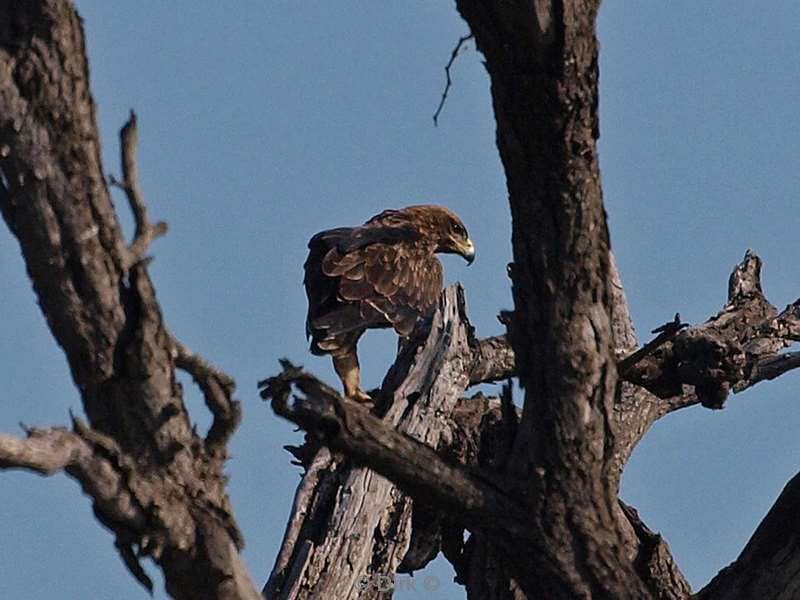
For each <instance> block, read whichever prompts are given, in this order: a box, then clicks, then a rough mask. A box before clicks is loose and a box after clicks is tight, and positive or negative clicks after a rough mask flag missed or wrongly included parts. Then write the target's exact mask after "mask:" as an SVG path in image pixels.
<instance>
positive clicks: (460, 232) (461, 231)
mask: <svg viewBox="0 0 800 600" xmlns="http://www.w3.org/2000/svg"><path fill="white" fill-rule="evenodd" d="M453 233H455V234H456V235H458V236H461V237H467V232H466V230H465V229H464V228H463V227H462V226H461V225H459V224H458V223H453Z"/></svg>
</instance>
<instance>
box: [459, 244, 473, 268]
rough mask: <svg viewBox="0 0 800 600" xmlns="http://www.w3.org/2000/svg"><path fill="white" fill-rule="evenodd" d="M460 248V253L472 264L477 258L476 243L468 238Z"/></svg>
mask: <svg viewBox="0 0 800 600" xmlns="http://www.w3.org/2000/svg"><path fill="white" fill-rule="evenodd" d="M460 250H461V251H460V252H459V254H461V256H463V257H464V260H466V261H467V264H468V265H471V264H472V262H473V261H474V260H475V244H473V243H472V240H470V239H468V240H467V242H466V243H465V244H464V245H463V246H461V248H460Z"/></svg>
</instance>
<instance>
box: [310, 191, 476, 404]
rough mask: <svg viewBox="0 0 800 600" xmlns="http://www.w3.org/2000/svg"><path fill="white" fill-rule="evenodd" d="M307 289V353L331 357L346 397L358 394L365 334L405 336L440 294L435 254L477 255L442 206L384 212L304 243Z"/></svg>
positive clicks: (358, 397) (454, 218)
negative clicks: (359, 349)
mask: <svg viewBox="0 0 800 600" xmlns="http://www.w3.org/2000/svg"><path fill="white" fill-rule="evenodd" d="M308 248H309V254H308V259H307V260H306V263H305V279H304V284H305V288H306V294H307V296H308V317H307V319H306V334H307V335H308V336H310V337H311V352H312V353H314V354H317V355H321V354H330V355H331V356H332V357H333V364H334V367H335V368H336V372H337V373H338V374H339V377H340V378H341V379H342V383H343V384H344V389H345V394H346V395H347V396H349V397H351V398H354V399H356V400H360V401H366V400H369V396H367V395H366V394H365V393H364V392H362V391H361V390H360V389H359V383H358V380H359V371H358V356H357V354H356V345H357V344H358V339H359V338H360V337H361V335H362V334H363V333H364V331H366V330H367V329H375V328H385V327H392V328H394V330H395V331H396V332H397V334H398V335H399V336H400V337H401V338H406V337H408V336H409V335H410V334H411V332H412V331H413V330H414V325H415V324H416V322H417V320H418V319H419V318H420V317H422V316H424V315H426V314H427V313H429V312H430V310H431V309H432V308H433V306H434V304H435V302H436V299H437V298H438V297H439V294H440V293H441V291H442V264H441V263H440V262H439V259H438V258H436V256H435V254H436V253H437V252H450V253H455V254H460V255H462V256H463V257H464V258H465V259H467V261H469V262H472V259H473V258H474V256H475V250H474V247H473V245H472V242H471V241H470V239H469V236H468V235H467V231H466V229H465V228H464V224H463V223H462V222H461V220H460V219H459V218H458V217H457V216H456V215H455V214H454V213H453V212H452V211H450V210H448V209H447V208H444V207H443V206H437V205H434V204H425V205H420V206H409V207H407V208H402V209H399V210H386V211H384V212H382V213H380V214H379V215H376V216H374V217H372V218H371V219H370V220H369V221H367V222H366V223H364V224H363V225H361V226H358V227H340V228H338V229H329V230H327V231H321V232H320V233H318V234H316V235H315V236H314V237H312V238H311V241H309V243H308Z"/></svg>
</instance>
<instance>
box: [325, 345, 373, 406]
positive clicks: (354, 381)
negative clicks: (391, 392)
mask: <svg viewBox="0 0 800 600" xmlns="http://www.w3.org/2000/svg"><path fill="white" fill-rule="evenodd" d="M333 368H334V369H336V374H337V375H338V376H339V379H341V380H342V385H343V386H344V395H345V396H347V397H348V398H350V399H351V400H355V401H356V402H372V398H370V397H369V395H367V394H366V392H364V391H363V390H362V389H361V388H360V387H359V386H358V383H359V379H360V370H359V367H358V354H356V349H355V348H351V349H349V351H347V352H346V353H342V354H334V355H333Z"/></svg>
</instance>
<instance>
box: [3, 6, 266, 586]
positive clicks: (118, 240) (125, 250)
mask: <svg viewBox="0 0 800 600" xmlns="http://www.w3.org/2000/svg"><path fill="white" fill-rule="evenodd" d="M135 144H136V122H135V119H134V118H133V116H132V117H131V120H130V121H129V122H128V124H127V125H126V126H125V128H123V131H122V156H123V160H122V175H123V180H122V181H121V182H118V185H120V186H121V187H123V188H124V189H125V191H126V193H127V195H128V198H129V200H130V204H131V208H132V210H133V212H134V216H135V218H136V223H137V229H136V236H135V239H134V240H133V242H132V243H131V244H130V245H127V244H126V243H125V242H124V240H123V237H122V233H121V230H120V226H119V223H118V221H117V216H116V214H115V212H114V208H113V205H112V203H111V199H110V196H109V192H108V188H107V186H106V182H105V179H104V176H103V168H102V164H101V160H100V143H99V137H98V132H97V125H96V122H95V108H94V104H93V101H92V97H91V94H90V92H89V72H88V64H87V60H86V49H85V44H84V37H83V29H82V26H81V21H80V19H79V17H78V15H77V13H76V12H75V10H74V8H73V7H72V5H71V3H70V2H67V1H66V0H46V1H37V2H13V1H4V2H2V3H0V169H1V170H2V179H1V182H2V185H0V211H2V214H3V218H4V219H5V221H6V223H7V224H8V226H9V228H10V229H11V231H12V232H13V234H14V235H15V236H16V237H17V239H18V240H19V243H20V247H21V249H22V253H23V255H24V257H25V263H26V266H27V270H28V274H29V275H30V277H31V280H32V281H33V286H34V289H35V291H36V294H37V296H38V299H39V304H40V306H41V309H42V312H43V313H44V316H45V317H46V319H47V323H48V325H49V326H50V329H51V331H52V333H53V336H54V337H55V339H56V341H57V342H58V343H59V345H60V346H61V347H62V348H63V349H64V353H65V355H66V358H67V361H68V362H69V365H70V369H71V372H72V377H73V379H74V381H75V384H76V385H77V386H78V388H79V390H80V392H81V396H82V400H83V407H84V409H85V411H86V415H87V416H88V424H84V423H83V422H81V421H79V420H77V419H76V420H75V422H74V424H73V431H68V430H65V429H63V428H53V429H50V430H31V431H29V432H28V438H27V439H20V438H14V437H12V436H6V435H3V436H2V437H0V466H1V467H4V468H10V467H23V468H28V469H33V470H37V471H39V472H43V473H52V472H55V471H56V470H59V469H64V470H65V471H66V472H67V473H68V474H69V475H71V476H72V477H74V478H75V479H77V480H78V482H79V483H80V484H81V486H82V488H83V490H84V491H85V492H86V493H87V494H89V495H90V496H91V497H92V499H93V501H94V508H95V514H96V515H97V517H98V519H99V520H100V521H101V522H102V523H103V524H104V525H105V526H106V527H108V528H109V529H111V531H113V532H114V534H115V535H116V538H117V547H118V549H119V552H120V555H121V556H122V558H123V559H124V561H125V563H126V564H127V566H128V567H129V569H130V570H131V572H132V573H133V574H134V575H135V576H136V577H137V579H138V580H139V581H140V582H141V583H142V584H143V585H145V586H148V587H151V586H152V584H151V582H150V581H149V579H148V578H147V575H146V574H145V573H144V571H143V570H142V568H141V566H140V565H139V562H138V560H139V557H150V558H152V559H153V560H155V561H156V562H157V563H158V564H159V565H160V566H161V567H162V568H163V570H164V573H165V576H166V581H167V588H168V590H169V592H170V593H171V594H172V595H173V596H174V597H176V598H255V597H257V596H258V594H257V591H256V590H255V588H254V586H253V584H252V582H251V580H250V577H249V575H248V574H247V571H246V569H245V567H244V564H243V563H242V560H241V557H240V555H239V550H240V549H241V547H242V543H243V542H242V536H241V534H240V533H239V530H238V527H237V525H236V522H235V520H234V517H233V514H232V511H231V507H230V503H229V501H228V496H227V494H226V492H225V483H226V478H225V474H224V472H223V463H224V461H225V458H226V449H225V441H226V440H227V437H228V436H229V435H230V433H232V431H233V429H234V428H235V427H236V424H237V423H238V404H237V403H236V402H235V401H233V400H232V398H231V394H232V392H233V382H232V380H231V379H230V378H229V377H227V376H226V375H224V374H223V373H221V372H219V371H218V370H216V369H214V368H213V367H211V366H210V365H209V364H208V363H206V362H205V361H202V359H199V358H198V357H196V356H195V355H193V354H192V353H190V352H189V351H188V349H186V348H185V347H184V346H183V345H181V344H180V343H178V342H177V341H176V340H174V338H173V337H172V336H171V334H170V333H169V332H168V330H167V329H166V327H165V325H164V322H163V319H162V316H161V310H160V308H159V305H158V302H157V300H156V296H155V290H154V289H153V286H152V283H151V281H150V278H149V276H148V273H147V263H148V260H147V259H145V257H144V253H145V252H146V249H147V245H148V244H149V242H150V241H151V240H152V239H154V238H155V237H157V236H158V235H160V234H162V233H164V232H165V231H166V226H165V225H164V224H163V223H159V224H156V225H152V224H151V223H150V221H149V219H148V216H147V211H146V209H145V206H144V201H143V199H142V196H141V192H140V190H139V187H138V181H137V174H136V161H135ZM176 364H178V365H181V367H182V368H185V369H186V370H187V371H189V372H190V373H191V374H192V375H193V376H194V377H195V379H196V380H197V381H198V382H200V383H201V387H202V388H203V391H204V393H205V396H206V401H207V403H208V405H209V407H210V408H211V409H212V411H213V412H214V416H215V421H214V427H212V430H213V435H212V434H211V433H210V434H209V436H207V437H206V438H205V439H203V438H201V437H199V436H198V435H197V434H196V433H194V432H193V430H192V425H191V422H190V419H189V415H188V413H187V411H186V407H185V405H184V403H183V399H182V395H181V388H180V385H179V384H178V383H177V381H176V378H175V368H176Z"/></svg>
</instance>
